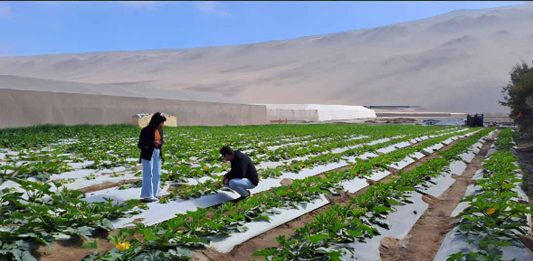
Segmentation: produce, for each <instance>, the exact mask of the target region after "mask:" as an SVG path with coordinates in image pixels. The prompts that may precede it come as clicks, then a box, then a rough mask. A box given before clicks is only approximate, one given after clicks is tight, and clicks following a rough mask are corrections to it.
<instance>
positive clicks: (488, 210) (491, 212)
mask: <svg viewBox="0 0 533 261" xmlns="http://www.w3.org/2000/svg"><path fill="white" fill-rule="evenodd" d="M485 212H486V213H487V214H489V215H492V214H494V212H496V209H495V208H488V209H487V211H485Z"/></svg>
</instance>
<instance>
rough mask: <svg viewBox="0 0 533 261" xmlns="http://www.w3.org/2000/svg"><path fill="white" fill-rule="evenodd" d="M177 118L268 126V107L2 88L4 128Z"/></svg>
mask: <svg viewBox="0 0 533 261" xmlns="http://www.w3.org/2000/svg"><path fill="white" fill-rule="evenodd" d="M155 111H161V112H165V113H169V114H172V115H175V116H176V117H177V119H178V125H253V124H266V123H267V119H266V107H265V106H258V105H244V104H229V103H215V102H197V101H181V100H168V99H148V98H137V97H120V96H107V95H93V94H78V93H55V92H39V91H20V90H7V89H0V128H7V127H23V126H32V125H41V124H65V125H75V124H118V123H125V124H131V119H132V116H133V115H135V114H137V113H141V112H155Z"/></svg>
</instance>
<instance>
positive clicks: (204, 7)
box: [194, 1, 230, 16]
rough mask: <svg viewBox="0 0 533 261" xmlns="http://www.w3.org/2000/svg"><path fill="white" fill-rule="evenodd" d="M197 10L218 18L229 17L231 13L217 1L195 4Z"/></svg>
mask: <svg viewBox="0 0 533 261" xmlns="http://www.w3.org/2000/svg"><path fill="white" fill-rule="evenodd" d="M194 6H195V7H196V9H198V10H200V11H201V12H203V13H206V14H210V15H216V16H228V15H230V13H229V11H228V10H227V9H226V7H225V6H224V4H223V3H222V2H217V1H203V2H196V3H194Z"/></svg>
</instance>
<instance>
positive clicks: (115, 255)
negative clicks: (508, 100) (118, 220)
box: [87, 131, 486, 260]
mask: <svg viewBox="0 0 533 261" xmlns="http://www.w3.org/2000/svg"><path fill="white" fill-rule="evenodd" d="M484 134H486V131H481V132H479V133H477V134H474V135H472V137H471V138H469V139H468V140H467V141H461V142H459V143H458V144H456V145H455V146H461V147H465V148H466V146H468V145H470V144H471V142H468V141H471V140H473V141H474V142H475V141H477V139H479V138H480V137H481V135H484ZM463 143H465V145H462V144H463ZM410 153H412V151H411V150H409V149H405V148H404V149H399V150H397V151H394V152H391V153H390V154H395V157H394V158H404V157H406V156H407V155H408V154H410ZM380 159H382V160H385V159H392V157H389V158H386V157H385V155H381V156H377V157H376V158H374V159H372V160H360V161H357V163H356V164H355V165H354V166H353V167H352V168H350V169H349V170H342V171H340V170H339V171H332V172H327V173H325V174H324V175H323V176H322V177H317V176H313V177H308V178H305V179H301V180H295V181H294V182H293V183H292V184H291V185H288V186H282V187H277V188H274V189H271V190H268V191H265V192H262V193H259V194H256V195H254V196H253V197H250V198H247V199H245V200H242V201H240V202H237V203H233V202H227V203H224V204H222V205H221V206H219V207H215V208H209V209H198V210H196V211H191V212H187V213H185V214H179V215H177V216H176V217H175V218H172V219H170V220H168V221H165V222H163V223H161V224H158V225H155V226H145V225H143V224H136V226H135V227H134V228H126V229H121V230H120V231H119V234H118V236H117V237H115V239H116V240H118V241H119V242H126V241H127V242H128V243H129V244H130V248H129V249H126V250H122V251H120V250H118V249H114V250H112V251H108V252H106V253H104V254H94V255H91V256H88V257H87V260H110V259H115V260H132V259H134V258H140V259H142V258H144V257H147V256H154V255H155V256H157V257H159V258H161V259H165V258H166V259H170V258H177V257H183V255H184V254H185V253H187V251H186V249H188V248H196V247H202V246H205V245H206V244H207V243H208V242H209V241H210V237H212V236H223V235H229V234H230V233H232V232H237V231H241V230H242V229H245V228H244V227H243V225H244V224H245V223H247V222H251V221H254V220H267V221H268V220H269V219H268V216H266V214H267V213H271V211H273V209H274V208H280V207H281V208H291V207H295V206H296V205H297V204H299V203H303V202H311V201H312V200H314V199H317V198H318V197H319V196H320V195H322V194H332V193H333V194H336V193H339V192H340V190H341V188H342V187H341V186H340V183H341V182H342V181H345V180H350V179H354V178H356V177H364V176H368V175H370V174H371V173H372V172H373V171H374V170H375V168H376V167H379V166H380ZM178 253H179V255H178Z"/></svg>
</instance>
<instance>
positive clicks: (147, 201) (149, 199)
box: [141, 198, 158, 203]
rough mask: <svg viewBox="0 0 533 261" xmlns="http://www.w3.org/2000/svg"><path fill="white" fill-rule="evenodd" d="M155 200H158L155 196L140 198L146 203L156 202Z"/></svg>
mask: <svg viewBox="0 0 533 261" xmlns="http://www.w3.org/2000/svg"><path fill="white" fill-rule="evenodd" d="M157 200H158V199H157V198H142V199H141V201H142V202H146V203H150V202H156V201H157Z"/></svg>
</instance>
